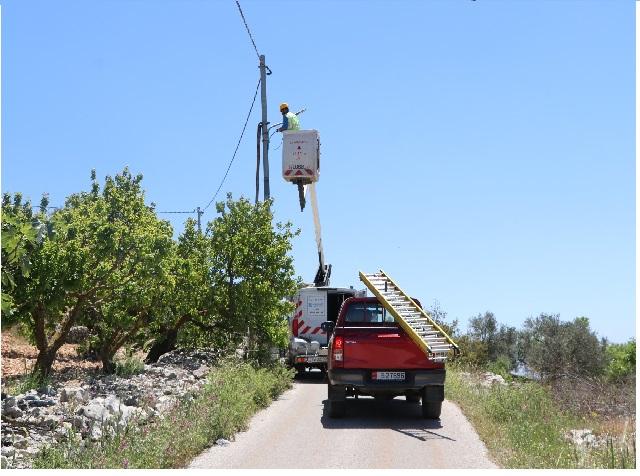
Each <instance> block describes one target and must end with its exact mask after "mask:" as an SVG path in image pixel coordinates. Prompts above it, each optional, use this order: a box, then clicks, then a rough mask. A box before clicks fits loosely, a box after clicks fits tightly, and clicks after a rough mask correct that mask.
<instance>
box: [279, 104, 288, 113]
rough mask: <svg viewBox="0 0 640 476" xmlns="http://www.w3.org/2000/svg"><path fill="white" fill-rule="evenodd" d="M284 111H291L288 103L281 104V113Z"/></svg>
mask: <svg viewBox="0 0 640 476" xmlns="http://www.w3.org/2000/svg"><path fill="white" fill-rule="evenodd" d="M284 109H289V105H288V104H287V103H286V102H283V103H282V104H280V112H282V111H283V110H284Z"/></svg>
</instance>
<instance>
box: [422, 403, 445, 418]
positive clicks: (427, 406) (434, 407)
mask: <svg viewBox="0 0 640 476" xmlns="http://www.w3.org/2000/svg"><path fill="white" fill-rule="evenodd" d="M441 412H442V402H426V401H425V400H424V399H422V416H423V418H429V419H431V420H435V419H437V418H440V413H441Z"/></svg>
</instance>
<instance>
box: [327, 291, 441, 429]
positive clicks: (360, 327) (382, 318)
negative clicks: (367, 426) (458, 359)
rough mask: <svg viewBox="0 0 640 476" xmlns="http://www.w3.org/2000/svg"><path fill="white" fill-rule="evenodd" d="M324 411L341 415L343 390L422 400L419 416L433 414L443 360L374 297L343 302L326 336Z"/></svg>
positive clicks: (438, 399) (436, 408)
mask: <svg viewBox="0 0 640 476" xmlns="http://www.w3.org/2000/svg"><path fill="white" fill-rule="evenodd" d="M328 378H329V383H328V396H329V413H330V416H332V417H340V416H344V414H345V408H346V398H347V397H348V396H357V395H370V396H373V397H376V398H386V399H391V398H394V397H396V396H399V395H404V396H405V397H406V399H407V401H409V402H412V403H416V402H418V401H420V400H422V410H423V412H422V413H423V416H424V417H425V418H439V416H440V410H441V407H442V401H443V400H444V381H445V368H444V364H443V363H440V362H434V361H432V360H430V359H429V358H428V357H427V355H426V354H425V353H424V352H423V351H422V350H420V348H419V347H418V346H417V345H416V344H415V343H414V342H413V341H412V340H411V339H410V338H409V337H408V336H407V335H406V334H405V332H404V331H403V330H402V328H401V327H400V326H398V325H397V324H396V323H395V321H394V318H393V316H392V315H391V314H389V313H387V311H386V309H384V307H383V306H382V305H381V304H380V303H379V302H378V300H377V299H376V298H375V297H365V298H350V299H348V300H346V301H345V302H344V304H343V305H342V308H341V310H340V314H339V316H338V319H337V321H336V325H335V327H334V329H333V332H332V335H331V338H330V340H329V361H328Z"/></svg>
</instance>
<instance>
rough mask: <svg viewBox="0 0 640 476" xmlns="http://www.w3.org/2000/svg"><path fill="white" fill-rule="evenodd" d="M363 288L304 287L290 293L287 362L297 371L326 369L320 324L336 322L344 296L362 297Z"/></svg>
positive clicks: (325, 341) (323, 339) (325, 343)
mask: <svg viewBox="0 0 640 476" xmlns="http://www.w3.org/2000/svg"><path fill="white" fill-rule="evenodd" d="M365 294H366V291H356V290H355V289H353V288H334V287H329V286H320V287H316V286H308V287H304V288H302V289H300V290H299V291H298V293H297V294H296V295H295V296H294V299H293V303H294V304H295V306H296V307H295V310H294V311H293V313H292V314H291V315H290V316H289V317H288V321H289V348H288V351H287V359H286V360H287V364H288V365H289V366H290V367H294V368H295V369H296V370H297V371H298V372H304V371H306V370H307V369H311V368H319V369H321V370H323V371H324V370H326V368H327V344H328V339H327V333H326V332H325V331H324V330H322V327H321V326H322V323H323V322H326V321H331V322H336V320H337V319H338V314H339V313H340V307H341V306H342V303H343V302H344V301H346V300H347V299H348V298H351V297H356V296H364V295H365Z"/></svg>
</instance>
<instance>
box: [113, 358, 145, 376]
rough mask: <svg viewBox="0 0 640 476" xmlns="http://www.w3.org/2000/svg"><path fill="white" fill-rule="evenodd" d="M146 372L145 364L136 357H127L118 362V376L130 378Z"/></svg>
mask: <svg viewBox="0 0 640 476" xmlns="http://www.w3.org/2000/svg"><path fill="white" fill-rule="evenodd" d="M143 370H144V362H143V361H142V360H140V359H139V358H138V357H136V356H134V355H127V356H126V357H125V358H124V360H122V361H118V362H116V370H115V373H116V375H119V376H121V377H128V376H130V375H136V374H139V373H141V372H142V371H143Z"/></svg>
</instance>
